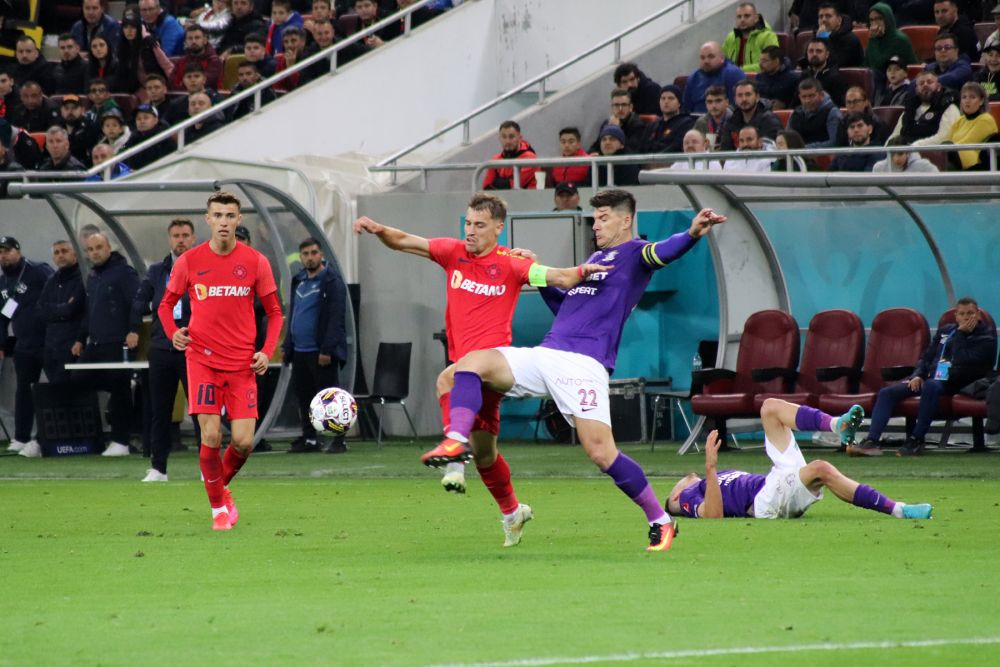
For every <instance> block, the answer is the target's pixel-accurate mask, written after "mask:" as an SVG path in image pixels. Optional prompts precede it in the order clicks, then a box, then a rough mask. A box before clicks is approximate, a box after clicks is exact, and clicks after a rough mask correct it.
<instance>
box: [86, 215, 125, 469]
mask: <svg viewBox="0 0 1000 667" xmlns="http://www.w3.org/2000/svg"><path fill="white" fill-rule="evenodd" d="M86 250H87V258H88V259H89V260H90V264H91V266H92V267H93V268H92V269H91V271H90V274H89V275H88V276H87V313H86V315H85V317H84V320H83V324H82V325H81V326H80V331H79V335H78V336H77V339H76V342H75V343H74V344H73V347H72V353H73V356H76V357H79V360H80V362H82V363H99V362H109V361H121V360H122V347H123V346H124V345H125V337H126V336H127V335H128V331H129V314H130V312H131V308H132V300H133V299H134V298H135V294H136V292H137V291H138V289H139V274H138V273H136V271H135V269H133V268H132V267H131V266H129V264H128V262H127V261H125V258H124V257H122V256H121V255H120V254H119V253H118V251H114V252H112V250H111V244H110V242H109V241H108V237H107V236H105V235H104V234H103V233H101V232H96V233H94V234H91V235H90V236H88V237H87V240H86ZM73 380H74V382H77V383H79V384H81V385H90V386H92V387H95V388H97V389H99V390H103V391H107V392H108V393H110V395H111V398H110V400H109V401H108V411H109V413H110V417H109V421H110V422H111V444H109V445H108V447H107V449H105V450H104V452H103V454H102V456H128V454H129V448H128V442H129V433H130V425H131V423H132V392H131V388H130V386H129V373H128V372H127V371H76V374H75V375H74V378H73Z"/></svg>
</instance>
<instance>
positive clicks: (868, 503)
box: [851, 484, 896, 514]
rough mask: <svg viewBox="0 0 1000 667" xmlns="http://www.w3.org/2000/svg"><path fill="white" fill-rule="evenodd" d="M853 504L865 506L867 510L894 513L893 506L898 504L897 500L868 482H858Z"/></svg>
mask: <svg viewBox="0 0 1000 667" xmlns="http://www.w3.org/2000/svg"><path fill="white" fill-rule="evenodd" d="M851 504H852V505H854V506H855V507H864V508H865V509H866V510H875V511H876V512H882V513H883V514H892V508H893V507H894V506H895V505H896V501H894V500H893V499H892V498H887V497H885V496H883V495H882V494H881V493H879V492H878V491H876V490H875V489H873V488H872V487H870V486H868V485H867V484H858V488H857V490H856V491H855V492H854V500H852V501H851Z"/></svg>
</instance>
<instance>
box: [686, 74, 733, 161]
mask: <svg viewBox="0 0 1000 667" xmlns="http://www.w3.org/2000/svg"><path fill="white" fill-rule="evenodd" d="M705 108H706V110H707V111H706V112H705V113H704V114H702V115H701V117H699V118H698V120H696V121H695V122H694V129H696V130H698V131H699V132H701V133H702V134H704V135H705V138H706V139H707V140H708V145H709V148H710V150H719V149H720V148H721V147H722V135H723V130H724V128H725V126H726V123H728V122H729V119H730V117H731V116H732V115H733V110H732V109H730V108H729V98H728V97H726V89H725V88H723V87H722V86H712V87H710V88H709V89H708V90H706V91H705Z"/></svg>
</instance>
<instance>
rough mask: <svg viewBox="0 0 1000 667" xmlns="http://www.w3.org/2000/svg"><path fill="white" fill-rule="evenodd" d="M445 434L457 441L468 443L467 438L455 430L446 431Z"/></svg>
mask: <svg viewBox="0 0 1000 667" xmlns="http://www.w3.org/2000/svg"><path fill="white" fill-rule="evenodd" d="M445 436H447V437H449V438H451V439H452V440H458V441H459V442H465V443H468V442H469V439H468V438H466V437H465V436H464V435H462V434H461V433H459V432H457V431H448V432H447V433H445Z"/></svg>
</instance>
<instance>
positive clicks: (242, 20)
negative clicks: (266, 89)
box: [215, 0, 269, 76]
mask: <svg viewBox="0 0 1000 667" xmlns="http://www.w3.org/2000/svg"><path fill="white" fill-rule="evenodd" d="M232 5H233V6H232V11H233V20H232V22H230V24H229V27H228V28H226V32H225V33H224V34H223V35H222V41H221V42H220V44H219V45H218V46H217V47H215V50H216V51H219V52H220V53H221V56H222V57H223V58H227V57H229V56H230V55H233V54H237V53H243V45H244V44H246V40H247V37H249V36H250V35H261V36H262V40H263V43H264V44H265V45H266V44H267V31H268V26H267V20H266V19H265V18H264V17H263V16H261V15H260V13H259V12H257V11H256V10H255V9H254V6H253V2H252V0H232ZM265 50H266V49H265ZM262 72H263V70H262ZM265 76H269V75H268V74H265Z"/></svg>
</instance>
